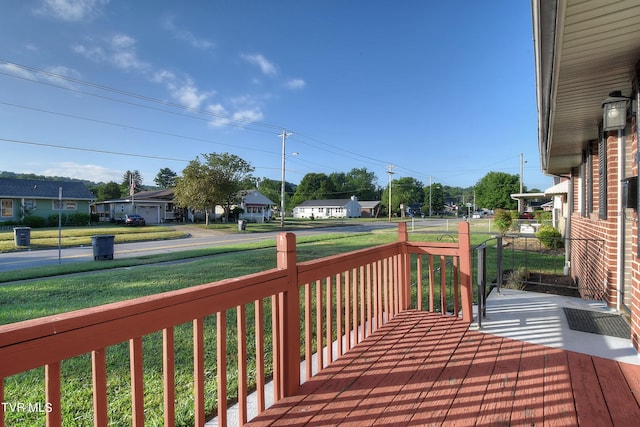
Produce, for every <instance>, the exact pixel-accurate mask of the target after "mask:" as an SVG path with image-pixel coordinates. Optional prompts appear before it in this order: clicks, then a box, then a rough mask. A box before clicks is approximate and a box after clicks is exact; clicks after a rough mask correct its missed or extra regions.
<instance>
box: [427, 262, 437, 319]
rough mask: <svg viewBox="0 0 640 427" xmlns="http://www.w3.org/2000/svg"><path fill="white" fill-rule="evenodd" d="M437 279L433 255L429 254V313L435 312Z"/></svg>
mask: <svg viewBox="0 0 640 427" xmlns="http://www.w3.org/2000/svg"><path fill="white" fill-rule="evenodd" d="M434 282H435V277H434V266H433V255H431V254H429V312H430V313H433V312H434V298H435V293H436V291H435V284H434Z"/></svg>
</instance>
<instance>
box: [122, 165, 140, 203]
mask: <svg viewBox="0 0 640 427" xmlns="http://www.w3.org/2000/svg"><path fill="white" fill-rule="evenodd" d="M120 189H121V194H122V196H123V197H128V196H130V195H131V194H133V193H134V192H135V191H136V190H142V174H140V171H139V170H134V171H130V170H128V171H126V172H125V173H124V176H123V177H122V184H120Z"/></svg>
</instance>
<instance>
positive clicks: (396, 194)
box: [380, 177, 424, 215]
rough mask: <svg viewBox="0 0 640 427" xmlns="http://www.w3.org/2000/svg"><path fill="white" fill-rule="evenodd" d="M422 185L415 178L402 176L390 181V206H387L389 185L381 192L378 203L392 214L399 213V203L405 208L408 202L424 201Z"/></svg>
mask: <svg viewBox="0 0 640 427" xmlns="http://www.w3.org/2000/svg"><path fill="white" fill-rule="evenodd" d="M423 187H424V185H423V184H422V182H420V181H418V180H417V179H415V178H411V177H404V178H400V179H394V180H393V181H391V207H389V186H387V188H385V190H384V191H383V192H382V200H381V202H380V204H381V205H382V206H383V207H384V208H385V209H386V210H387V212H389V209H390V210H391V213H392V214H396V215H399V214H401V212H400V205H404V206H405V208H406V206H407V205H408V204H409V203H420V204H422V203H423V202H424V190H423Z"/></svg>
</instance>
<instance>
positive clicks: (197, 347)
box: [193, 318, 219, 427]
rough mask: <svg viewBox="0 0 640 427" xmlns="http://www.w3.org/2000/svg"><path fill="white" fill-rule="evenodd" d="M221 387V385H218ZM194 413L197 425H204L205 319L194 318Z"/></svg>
mask: <svg viewBox="0 0 640 427" xmlns="http://www.w3.org/2000/svg"><path fill="white" fill-rule="evenodd" d="M218 387H219V385H218ZM193 399H194V401H193V406H194V408H193V413H194V416H195V425H196V426H200V427H201V426H204V423H205V422H206V420H205V419H204V414H205V407H204V319H202V318H199V319H194V320H193Z"/></svg>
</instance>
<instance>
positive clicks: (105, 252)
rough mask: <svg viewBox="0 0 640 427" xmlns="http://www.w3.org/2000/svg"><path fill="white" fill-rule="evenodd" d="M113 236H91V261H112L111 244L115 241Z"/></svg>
mask: <svg viewBox="0 0 640 427" xmlns="http://www.w3.org/2000/svg"><path fill="white" fill-rule="evenodd" d="M115 237H116V236H114V235H113V234H101V235H98V236H91V246H92V247H93V260H94V261H101V260H105V259H113V242H114V240H115Z"/></svg>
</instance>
